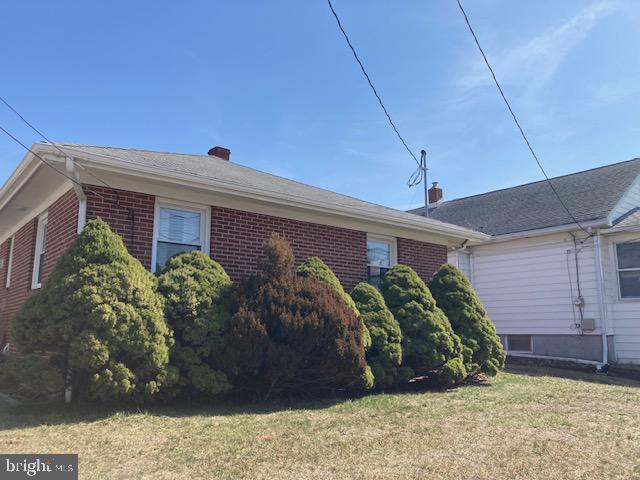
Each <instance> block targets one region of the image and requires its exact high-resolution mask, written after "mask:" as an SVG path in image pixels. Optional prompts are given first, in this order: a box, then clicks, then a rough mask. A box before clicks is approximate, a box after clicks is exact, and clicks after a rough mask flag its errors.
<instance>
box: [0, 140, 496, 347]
mask: <svg viewBox="0 0 640 480" xmlns="http://www.w3.org/2000/svg"><path fill="white" fill-rule="evenodd" d="M229 157H230V152H229V150H227V149H225V148H221V147H214V148H212V149H211V150H210V151H209V152H208V155H187V154H176V153H166V152H155V151H146V150H136V149H122V148H111V147H99V146H91V145H75V144H74V145H71V144H62V143H60V144H35V145H33V146H32V148H31V152H29V153H28V154H27V155H26V156H25V157H24V159H23V160H22V162H21V163H20V165H19V166H18V167H17V169H16V170H15V171H14V172H13V174H12V175H11V176H10V177H9V179H8V180H7V182H6V183H5V185H4V186H3V187H2V189H1V190H0V282H1V283H0V341H1V342H2V345H7V344H8V343H9V342H10V339H9V337H8V326H9V322H10V321H11V318H12V316H13V315H14V314H15V313H16V311H17V310H18V309H19V308H20V306H21V305H22V304H23V302H24V301H25V299H26V298H27V297H28V296H29V295H31V294H33V292H36V291H37V290H38V289H39V288H40V287H41V286H42V284H43V282H44V281H45V280H46V278H47V275H48V274H49V273H50V272H51V270H52V269H53V267H54V265H55V264H56V262H57V261H58V259H59V258H60V257H61V255H62V254H63V253H64V252H65V251H66V250H67V249H68V248H69V246H70V245H71V243H72V242H73V240H74V239H75V237H76V235H77V234H78V232H80V231H81V230H82V228H83V226H84V224H85V222H86V221H87V220H88V219H92V218H96V217H100V218H102V219H103V220H105V221H106V222H107V223H108V224H109V225H110V226H111V228H112V229H113V230H114V231H115V232H117V233H118V234H119V235H121V236H122V238H123V239H124V242H125V244H126V245H127V247H128V249H129V251H130V252H131V253H132V254H133V255H134V256H135V257H137V258H138V259H139V260H140V261H141V262H142V263H143V264H144V265H145V266H146V267H147V268H148V269H150V270H151V271H156V270H158V269H159V268H161V267H162V266H163V264H164V263H165V262H166V260H167V259H168V258H169V257H171V256H172V255H174V254H176V253H178V252H184V251H189V250H193V249H199V250H202V251H204V252H207V253H208V254H210V255H211V257H212V258H214V259H215V260H217V261H218V262H219V263H220V264H221V265H222V266H223V267H224V268H225V270H226V271H227V272H228V273H229V275H230V276H231V277H232V278H233V279H234V280H240V279H242V278H243V277H246V276H247V275H249V274H251V273H252V272H254V271H255V270H256V265H257V259H258V257H259V255H260V254H261V251H262V243H263V241H264V240H265V239H266V238H267V237H268V236H269V235H270V234H271V233H272V232H277V233H280V234H282V235H284V236H285V237H286V238H287V239H288V240H289V241H290V242H291V244H292V245H293V247H294V250H295V254H296V261H297V262H302V261H303V260H304V259H305V258H306V257H308V256H311V255H317V256H319V257H321V258H322V259H323V260H324V261H325V262H326V263H327V264H328V265H329V266H330V267H331V268H332V269H333V271H334V272H335V273H336V275H337V276H338V277H339V278H340V280H341V281H342V282H343V284H344V286H345V288H347V289H350V288H352V287H353V286H355V284H356V283H358V282H361V281H369V282H371V283H374V284H375V283H377V282H378V280H379V279H380V276H381V275H382V274H384V272H385V271H386V270H387V269H389V268H390V267H391V266H393V265H394V264H395V263H398V262H399V263H404V264H408V265H410V266H412V267H413V268H414V269H415V270H416V271H417V272H418V273H419V274H420V275H421V276H422V278H424V279H425V280H428V279H429V278H430V277H431V275H432V274H433V273H434V272H435V270H436V269H437V268H439V267H440V265H442V264H443V263H445V262H446V261H447V251H448V250H450V249H453V248H454V247H455V246H457V245H460V244H463V243H465V244H467V245H474V244H476V243H478V242H481V241H483V240H486V239H488V238H489V236H488V235H486V234H484V233H481V232H477V231H473V230H470V229H468V228H465V227H461V226H458V225H452V224H447V223H444V222H442V221H439V220H435V219H431V218H423V217H419V216H417V215H413V214H411V213H407V212H402V211H398V210H394V209H391V208H386V207H382V206H380V205H375V204H372V203H368V202H364V201H361V200H357V199H355V198H352V197H349V196H346V195H340V194H338V193H334V192H330V191H327V190H323V189H320V188H315V187H312V186H309V185H304V184H302V183H299V182H295V181H292V180H288V179H286V178H282V177H278V176H274V175H270V174H267V173H263V172H259V171H257V170H254V169H251V168H247V167H244V166H241V165H237V164H234V163H232V162H230V161H229Z"/></svg>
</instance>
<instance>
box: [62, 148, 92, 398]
mask: <svg viewBox="0 0 640 480" xmlns="http://www.w3.org/2000/svg"><path fill="white" fill-rule="evenodd" d="M65 166H66V169H67V172H68V173H69V175H70V176H71V177H72V178H74V179H75V182H73V190H74V191H75V192H76V197H78V228H77V232H78V234H80V233H82V229H83V228H84V224H85V222H86V221H87V196H86V195H85V193H84V190H83V189H82V184H81V183H80V172H79V171H78V168H77V166H76V162H75V160H74V159H73V158H71V157H67V159H66V162H65ZM67 350H68V349H67ZM67 356H68V352H67ZM65 363H67V361H66V360H65ZM65 374H66V378H65V384H66V388H65V389H64V401H65V403H71V400H72V399H73V388H72V385H71V373H70V372H69V369H68V368H67V371H66V372H65Z"/></svg>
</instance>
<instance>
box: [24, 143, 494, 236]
mask: <svg viewBox="0 0 640 480" xmlns="http://www.w3.org/2000/svg"><path fill="white" fill-rule="evenodd" d="M34 148H36V149H37V150H42V151H49V152H50V153H52V154H54V155H55V154H59V153H57V152H55V151H52V148H53V147H51V148H50V147H49V146H47V145H44V144H36V145H35V146H34ZM63 148H64V149H65V150H66V151H72V152H74V153H75V155H74V157H75V160H76V161H81V162H82V163H84V164H85V165H86V166H87V167H91V168H95V169H99V170H102V171H108V172H114V173H124V174H126V175H128V176H131V177H140V178H143V179H145V180H149V179H156V180H161V181H164V182H170V183H173V184H179V185H185V186H190V187H195V188H203V187H204V188H206V189H207V190H209V191H212V190H214V191H218V192H220V193H228V194H231V195H236V196H244V197H249V198H255V199H261V200H269V201H272V202H278V200H279V201H281V202H283V203H286V204H287V205H289V206H291V207H298V208H305V209H311V210H321V211H323V212H325V213H330V214H334V215H345V216H350V217H355V218H360V219H366V220H369V221H376V222H381V223H386V224H390V225H396V226H402V227H405V228H412V229H417V230H419V231H429V232H431V233H434V234H439V235H444V236H451V237H455V238H461V239H469V240H474V241H485V240H488V239H489V238H490V236H489V235H486V234H483V233H481V232H476V231H474V230H470V229H467V228H464V227H459V226H456V225H452V224H448V223H444V222H440V221H437V220H432V219H428V218H425V217H422V216H420V215H412V214H406V215H402V216H401V217H398V216H396V215H393V214H392V213H390V214H384V213H381V212H379V211H378V212H370V211H367V210H363V209H361V208H358V207H353V206H345V205H343V206H339V205H336V204H334V203H328V202H320V201H311V200H309V199H307V198H305V197H302V196H293V195H290V194H284V193H281V192H273V191H271V190H268V189H262V188H258V187H252V186H248V185H244V184H240V183H236V182H231V181H224V180H220V179H217V178H211V177H204V176H202V177H200V176H197V175H192V174H185V173H181V172H177V171H172V170H168V169H161V168H152V167H142V166H140V165H138V164H135V163H133V162H128V161H126V160H123V159H121V158H117V157H113V156H108V155H101V154H95V153H88V152H85V151H84V150H82V149H81V148H73V147H69V146H64V147H63ZM78 157H81V158H78ZM245 168H248V167H245ZM389 210H390V212H393V213H397V214H401V213H405V212H401V211H394V210H393V209H389Z"/></svg>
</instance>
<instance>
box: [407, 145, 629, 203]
mask: <svg viewBox="0 0 640 480" xmlns="http://www.w3.org/2000/svg"><path fill="white" fill-rule="evenodd" d="M638 160H640V157H635V158H630V159H629V160H623V161H621V162H616V163H610V164H608V165H601V166H599V167H593V168H588V169H586V170H580V171H579V172H572V173H566V174H564V175H558V176H557V177H551V178H549V181H552V180H559V179H561V178H566V177H572V176H574V175H582V174H583V173H588V172H593V171H595V170H602V169H605V168H610V167H615V166H617V165H622V164H623V163H631V162H635V161H638ZM538 183H547V180H546V179H543V180H536V181H534V182H527V183H521V184H520V185H514V186H513V187H505V188H498V189H496V190H490V191H488V192H483V193H476V194H475V195H468V196H466V197H458V198H453V199H451V200H445V201H443V202H442V203H441V204H440V205H443V204H445V203H451V202H456V201H458V200H467V199H469V198H474V197H482V196H484V195H489V194H492V193H496V192H504V191H505V190H513V189H516V188H520V187H526V186H528V185H535V184H538ZM419 208H421V207H419Z"/></svg>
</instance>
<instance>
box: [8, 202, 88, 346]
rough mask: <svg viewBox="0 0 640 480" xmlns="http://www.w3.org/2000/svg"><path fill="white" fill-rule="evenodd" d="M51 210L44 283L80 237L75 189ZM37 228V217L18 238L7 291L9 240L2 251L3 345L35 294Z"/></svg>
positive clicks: (19, 232)
mask: <svg viewBox="0 0 640 480" xmlns="http://www.w3.org/2000/svg"><path fill="white" fill-rule="evenodd" d="M47 211H48V220H47V240H46V244H45V255H44V264H43V272H42V278H43V281H44V280H46V278H47V276H48V275H49V273H50V272H51V270H52V269H53V267H54V266H55V264H56V262H57V261H58V260H59V259H60V257H61V256H62V254H63V253H64V252H65V251H66V250H67V249H68V248H69V246H70V245H71V243H72V242H73V240H74V239H75V237H76V232H77V228H78V200H77V199H76V196H75V193H74V192H73V190H70V191H68V192H67V193H65V194H64V195H62V196H61V197H60V198H59V199H58V200H56V201H55V202H54V203H53V204H52V205H50V206H49V208H48V209H47ZM37 225H38V219H37V218H34V219H33V220H31V221H30V222H28V223H27V224H26V225H24V226H23V227H22V228H20V229H19V230H18V231H17V232H16V234H15V235H14V242H13V261H12V267H11V284H10V286H9V288H6V281H7V265H8V261H9V244H10V239H8V240H6V241H5V242H4V243H3V244H2V246H1V248H0V255H2V258H3V259H4V264H3V269H2V274H1V275H0V277H1V278H2V284H0V340H1V342H0V343H1V344H2V345H1V346H4V344H5V343H6V342H7V341H9V337H8V333H9V332H8V330H9V329H8V327H9V321H10V320H11V318H13V316H14V315H15V313H16V312H17V311H18V310H19V309H20V307H21V306H22V304H23V303H24V301H25V300H26V299H27V298H28V297H29V296H30V295H31V294H32V293H33V292H34V290H32V289H31V280H32V275H33V257H34V253H35V245H36V232H37ZM1 346H0V348H1Z"/></svg>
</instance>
